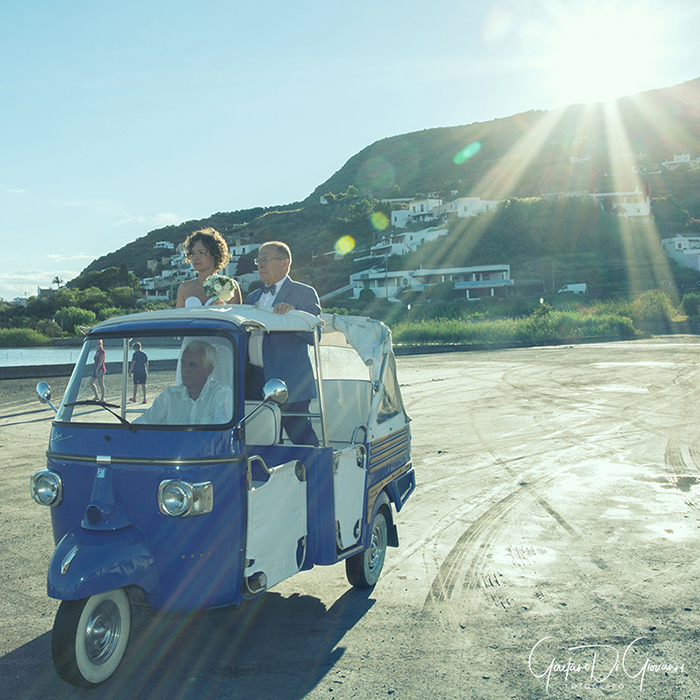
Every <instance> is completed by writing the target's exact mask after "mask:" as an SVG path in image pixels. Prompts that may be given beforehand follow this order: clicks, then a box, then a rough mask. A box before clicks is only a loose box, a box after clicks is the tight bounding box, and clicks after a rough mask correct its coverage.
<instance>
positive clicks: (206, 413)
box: [133, 379, 233, 425]
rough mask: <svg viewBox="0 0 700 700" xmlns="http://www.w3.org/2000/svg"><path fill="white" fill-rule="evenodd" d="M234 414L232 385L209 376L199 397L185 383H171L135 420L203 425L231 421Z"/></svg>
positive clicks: (153, 423) (156, 423) (152, 423)
mask: <svg viewBox="0 0 700 700" xmlns="http://www.w3.org/2000/svg"><path fill="white" fill-rule="evenodd" d="M232 414H233V392H232V391H231V389H230V388H229V387H226V386H224V385H223V384H220V383H219V382H217V381H216V380H214V379H209V380H208V381H207V383H206V384H205V385H204V387H203V389H202V393H201V394H200V395H199V398H197V399H196V400H195V399H192V398H191V397H190V395H189V392H188V391H187V387H185V386H184V385H183V384H179V385H177V386H169V387H168V388H167V389H165V390H164V391H163V392H162V393H161V394H160V395H159V396H158V397H157V398H156V400H155V401H154V402H153V406H151V408H149V409H148V410H147V411H146V412H145V413H143V414H142V415H140V416H139V417H138V418H136V420H134V421H133V422H134V423H146V424H148V425H204V424H220V423H228V422H229V421H230V420H231V416H232Z"/></svg>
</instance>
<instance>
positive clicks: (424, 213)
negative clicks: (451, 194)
mask: <svg viewBox="0 0 700 700" xmlns="http://www.w3.org/2000/svg"><path fill="white" fill-rule="evenodd" d="M441 204H442V200H441V199H433V198H430V197H429V198H427V199H417V200H415V201H413V202H411V204H410V205H409V211H410V212H411V220H412V221H425V220H427V219H434V218H435V214H434V212H433V210H434V209H435V207H439V206H440V205H441Z"/></svg>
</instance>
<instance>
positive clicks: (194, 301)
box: [185, 297, 214, 309]
mask: <svg viewBox="0 0 700 700" xmlns="http://www.w3.org/2000/svg"><path fill="white" fill-rule="evenodd" d="M213 301H214V298H213V297H212V298H211V299H207V303H206V304H202V302H201V301H200V300H199V297H187V299H185V308H186V309H193V308H195V307H197V306H209V304H211V303H212V302H213Z"/></svg>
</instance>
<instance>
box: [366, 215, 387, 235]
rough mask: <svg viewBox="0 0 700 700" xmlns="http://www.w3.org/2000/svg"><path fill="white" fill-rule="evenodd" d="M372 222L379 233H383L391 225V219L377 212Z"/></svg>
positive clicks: (371, 219)
mask: <svg viewBox="0 0 700 700" xmlns="http://www.w3.org/2000/svg"><path fill="white" fill-rule="evenodd" d="M370 221H371V222H372V226H374V228H376V229H377V231H383V230H384V229H385V228H386V227H387V226H388V225H389V219H387V218H386V215H384V214H382V212H380V211H375V212H374V214H372V216H371V217H370Z"/></svg>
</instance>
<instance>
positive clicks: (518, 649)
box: [0, 336, 700, 700]
mask: <svg viewBox="0 0 700 700" xmlns="http://www.w3.org/2000/svg"><path fill="white" fill-rule="evenodd" d="M699 358H700V339H699V338H696V337H692V336H674V337H666V338H659V339H654V340H644V341H634V342H625V343H610V344H600V345H578V346H568V347H556V348H530V349H517V350H499V351H492V352H473V353H454V354H443V355H423V356H411V357H400V358H399V359H398V368H399V378H400V381H401V384H402V387H403V394H404V400H405V403H406V405H407V407H408V410H409V413H410V414H411V416H412V418H413V422H412V432H413V459H414V464H415V467H416V474H417V478H418V487H417V490H416V492H415V493H414V494H413V495H412V496H411V498H410V499H409V501H408V503H407V504H406V507H405V508H404V509H403V510H402V512H401V513H399V514H398V516H397V518H396V519H397V522H398V526H399V534H400V539H401V546H400V548H399V549H390V550H389V552H388V555H387V560H386V564H385V569H384V573H383V575H382V578H381V579H380V581H379V583H378V584H377V586H376V587H375V589H374V590H373V591H372V592H370V593H369V594H367V593H364V594H363V593H360V592H357V591H354V590H353V589H351V588H350V587H349V585H348V584H347V582H346V580H345V575H344V568H343V566H342V565H341V566H334V567H319V568H316V569H314V570H312V571H309V572H304V573H302V574H300V575H298V576H296V577H294V578H292V579H290V580H289V581H286V582H284V583H282V584H280V585H279V586H277V587H276V588H275V589H273V591H271V592H269V593H267V594H265V595H264V596H263V597H262V598H259V599H257V600H256V601H254V602H253V603H250V604H247V605H244V606H242V607H241V608H238V609H228V610H219V611H211V612H204V613H199V614H197V615H194V616H189V617H174V616H156V615H153V614H151V613H150V611H148V610H140V611H139V612H138V614H137V618H136V630H135V632H134V635H133V637H132V642H131V645H130V650H129V652H128V653H127V657H126V659H125V661H124V663H123V665H122V668H121V669H120V671H119V673H118V675H117V676H116V677H115V678H113V679H112V680H111V681H110V682H108V683H107V684H106V685H104V686H102V687H101V688H100V689H99V690H96V691H95V690H93V691H83V690H78V689H75V688H72V687H71V686H68V685H66V684H64V683H63V682H62V681H60V680H58V678H57V677H56V675H55V673H54V671H53V667H52V664H51V655H50V630H51V627H52V624H53V616H54V613H55V611H56V608H57V606H58V603H57V602H56V601H53V600H51V599H49V598H47V596H46V591H45V576H46V570H47V566H48V561H49V558H50V556H51V552H52V547H53V545H52V538H51V534H50V526H49V517H48V512H47V510H48V509H44V508H41V507H39V506H36V505H34V504H33V503H32V502H31V501H30V500H29V495H28V478H29V475H30V474H31V473H32V472H33V471H34V470H35V469H38V468H41V467H42V466H43V462H44V456H43V453H44V450H45V449H46V444H47V437H48V431H49V420H50V415H51V414H50V413H49V412H48V411H46V410H45V409H42V406H41V404H39V402H38V400H35V399H34V398H33V386H34V384H35V381H33V380H31V381H29V380H28V381H26V382H20V381H4V382H0V389H1V390H2V394H0V484H1V485H2V494H3V498H2V500H1V501H0V522H1V523H2V531H1V534H0V537H1V541H2V546H1V547H0V655H1V656H0V688H2V690H1V691H0V693H1V694H2V697H7V698H13V699H15V698H16V699H22V700H24V699H29V698H32V699H33V698H37V699H39V698H42V699H43V698H51V699H56V700H62V699H64V698H82V697H93V698H94V697H99V698H101V699H102V698H123V697H129V698H136V699H139V698H149V699H152V700H165V699H166V698H167V699H170V698H178V700H194V699H195V698H196V699H198V700H199V699H201V698H207V699H209V698H216V699H217V700H219V699H224V698H246V699H248V698H250V699H258V698H259V699H261V700H262V699H263V698H265V699H266V700H267V699H268V698H276V699H277V698H282V699H286V698H290V699H291V698H312V699H314V700H316V699H318V698H343V699H345V698H347V699H349V698H359V699H360V700H362V699H363V698H382V697H394V698H410V699H420V700H425V699H428V698H443V697H444V698H475V699H476V698H478V699H480V700H491V699H494V700H495V699H496V698H498V699H499V700H501V699H503V698H519V699H525V700H534V699H539V698H545V697H552V698H603V697H604V698H616V699H617V698H620V699H622V698H625V699H626V698H655V699H659V698H669V699H670V698H673V699H674V700H679V699H681V698H700V664H699V662H698V653H697V649H698V627H699V626H700V625H699V622H700V614H699V613H700V593H699V591H700V586H699V584H700V566H699V565H698V543H699V542H700V497H699V496H698V488H700V486H698V480H699V479H700V400H699V396H700V393H699V386H698V379H699V377H698V371H699V370H698V360H699ZM59 383H60V380H53V381H52V386H53V388H54V396H60V390H61V387H59V386H58V385H59Z"/></svg>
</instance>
